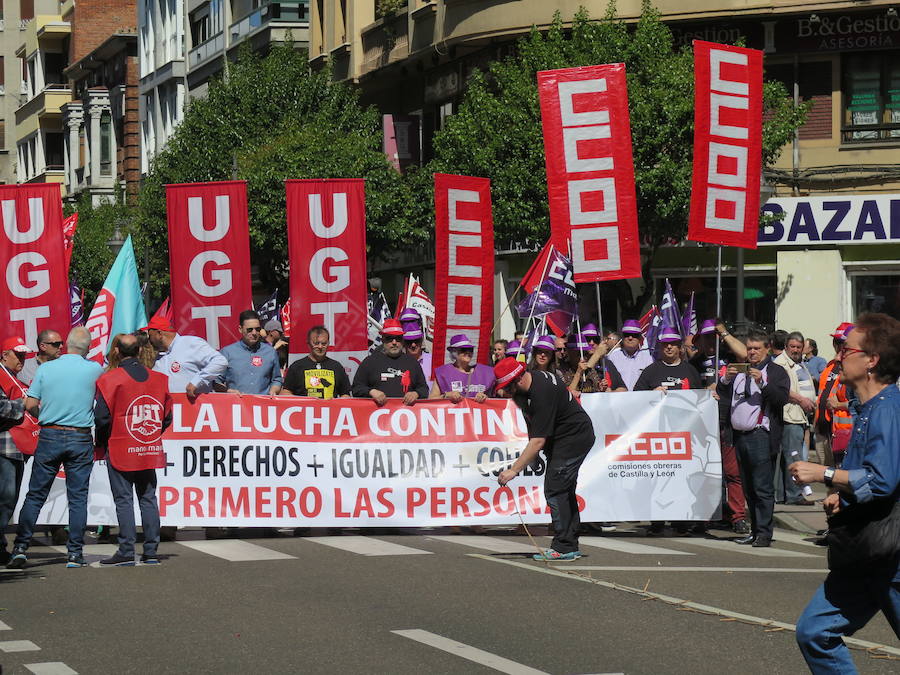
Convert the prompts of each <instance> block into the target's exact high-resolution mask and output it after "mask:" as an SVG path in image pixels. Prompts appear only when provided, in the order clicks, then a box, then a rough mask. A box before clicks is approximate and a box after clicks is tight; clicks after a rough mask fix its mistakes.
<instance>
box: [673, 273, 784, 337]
mask: <svg viewBox="0 0 900 675" xmlns="http://www.w3.org/2000/svg"><path fill="white" fill-rule="evenodd" d="M669 281H670V283H671V284H672V290H673V291H674V292H675V297H676V299H677V300H678V304H679V306H680V307H681V310H682V312H683V311H684V308H685V307H686V305H687V304H688V302H690V299H691V293H693V294H694V309H696V311H697V321H698V322H702V321H703V320H705V319H712V318H715V316H716V277H715V275H714V274H713V275H710V276H691V277H670V278H669ZM656 282H657V283H656V288H657V293H656V298H657V302H658V301H659V298H661V297H662V293H663V287H664V280H663V279H657V280H656ZM777 288H778V280H777V278H776V277H775V275H774V274H771V275H769V274H762V275H759V274H747V275H746V276H745V277H744V316H745V317H746V319H747V325H756V326H759V327H762V328H765V329H766V330H771V329H773V328H774V326H775V307H776V303H775V299H776V297H777V295H778V291H777ZM736 292H737V279H735V277H734V276H731V275H723V276H722V319H724V320H725V322H726V323H727V324H729V325H734V324H735V323H736V322H737V307H736V305H737V303H736V302H735V301H736V295H735V294H736Z"/></svg>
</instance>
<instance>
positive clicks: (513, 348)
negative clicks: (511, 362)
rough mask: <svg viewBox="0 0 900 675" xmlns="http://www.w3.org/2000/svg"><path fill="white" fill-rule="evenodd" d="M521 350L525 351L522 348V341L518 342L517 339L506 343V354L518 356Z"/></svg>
mask: <svg viewBox="0 0 900 675" xmlns="http://www.w3.org/2000/svg"><path fill="white" fill-rule="evenodd" d="M523 351H525V350H523V349H522V343H521V342H519V341H518V340H513V341H512V342H510V343H509V344H508V345H506V355H507V356H518V355H519V354H521V353H522V352H523Z"/></svg>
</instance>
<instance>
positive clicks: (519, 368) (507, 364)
mask: <svg viewBox="0 0 900 675" xmlns="http://www.w3.org/2000/svg"><path fill="white" fill-rule="evenodd" d="M524 372H525V364H524V363H522V362H521V361H519V360H517V359H514V358H513V357H512V356H507V357H506V358H505V359H501V360H500V362H499V363H498V364H497V365H496V366H494V377H496V378H497V382H496V383H495V385H496V387H497V389H500V388H502V387H505V386H506V385H507V384H509V383H510V382H512V381H513V380H515V379H516V378H517V377H519V376H520V375H521V374H522V373H524Z"/></svg>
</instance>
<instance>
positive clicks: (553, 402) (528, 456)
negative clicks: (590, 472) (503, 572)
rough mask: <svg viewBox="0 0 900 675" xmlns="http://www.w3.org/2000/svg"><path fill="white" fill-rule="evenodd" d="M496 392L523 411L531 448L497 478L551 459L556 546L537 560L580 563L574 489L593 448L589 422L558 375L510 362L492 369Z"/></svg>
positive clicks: (547, 486)
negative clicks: (539, 457) (539, 459)
mask: <svg viewBox="0 0 900 675" xmlns="http://www.w3.org/2000/svg"><path fill="white" fill-rule="evenodd" d="M494 375H495V376H496V377H497V383H496V388H497V390H501V389H503V390H505V391H507V392H508V393H509V394H510V395H512V398H513V400H514V401H515V402H516V405H518V406H519V407H520V408H521V409H522V413H523V414H524V415H525V421H526V423H527V424H528V445H526V446H525V449H524V450H523V451H522V454H521V455H519V457H518V458H517V459H516V461H515V462H513V465H512V466H511V467H510V468H508V469H506V470H505V471H502V472H501V473H500V476H499V477H498V478H497V482H498V483H500V485H506V484H507V483H509V481H511V480H512V479H513V478H515V477H516V476H518V475H519V472H521V471H522V469H524V468H525V467H526V466H528V465H529V464H531V462H533V461H534V459H535V458H536V457H537V455H538V453H539V452H540V451H541V450H543V451H544V454H545V455H546V456H547V473H546V475H545V477H544V496H545V498H546V500H547V506H549V507H550V517H551V518H552V519H553V532H554V536H553V542H552V543H551V546H550V548H549V549H546V550H544V551H541V553H539V554H536V555H535V556H534V559H535V560H542V561H546V562H570V561H572V560H578V558H580V557H581V551H579V550H578V529H579V528H580V527H581V517H580V515H579V511H578V498H577V496H576V494H575V486H576V484H577V483H578V470H579V469H580V468H581V464H582V463H583V462H584V459H585V457H587V455H588V453H589V452H590V451H591V448H592V447H593V445H594V441H595V437H594V427H593V424H592V423H591V418H590V417H589V416H588V414H587V413H586V412H585V410H584V408H582V407H581V405H580V404H579V403H578V401H577V400H576V399H575V397H574V396H572V392H570V391H569V390H568V389H567V388H566V385H565V383H564V382H562V381H561V380H560V379H559V378H557V377H556V375H553V374H551V373H547V372H544V371H540V370H532V371H529V370H526V369H525V366H524V364H522V363H520V362H519V361H517V360H516V359H514V358H512V357H507V358H505V359H503V360H502V361H501V362H500V363H498V364H497V365H496V366H495V367H494Z"/></svg>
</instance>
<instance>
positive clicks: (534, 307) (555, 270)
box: [516, 249, 578, 318]
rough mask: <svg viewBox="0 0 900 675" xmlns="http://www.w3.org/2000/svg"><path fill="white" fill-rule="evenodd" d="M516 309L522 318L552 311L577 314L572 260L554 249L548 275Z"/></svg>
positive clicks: (548, 265) (576, 296)
mask: <svg viewBox="0 0 900 675" xmlns="http://www.w3.org/2000/svg"><path fill="white" fill-rule="evenodd" d="M516 311H517V312H518V313H519V316H520V317H522V318H528V317H529V316H532V315H534V316H543V315H544V314H550V313H551V312H563V313H565V314H568V315H570V316H571V315H573V314H575V312H576V311H578V294H577V292H576V289H575V277H574V274H573V272H572V261H571V260H569V259H568V258H567V257H566V256H564V255H563V254H562V253H560V252H559V251H557V250H556V249H554V250H553V252H552V253H551V256H550V261H549V262H548V264H547V276H545V277H544V279H543V280H542V281H541V284H540V285H539V286H538V287H537V288H536V289H535V291H534V292H533V293H529V294H528V296H526V298H525V299H524V300H523V301H522V302H520V303H519V304H518V305H516Z"/></svg>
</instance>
